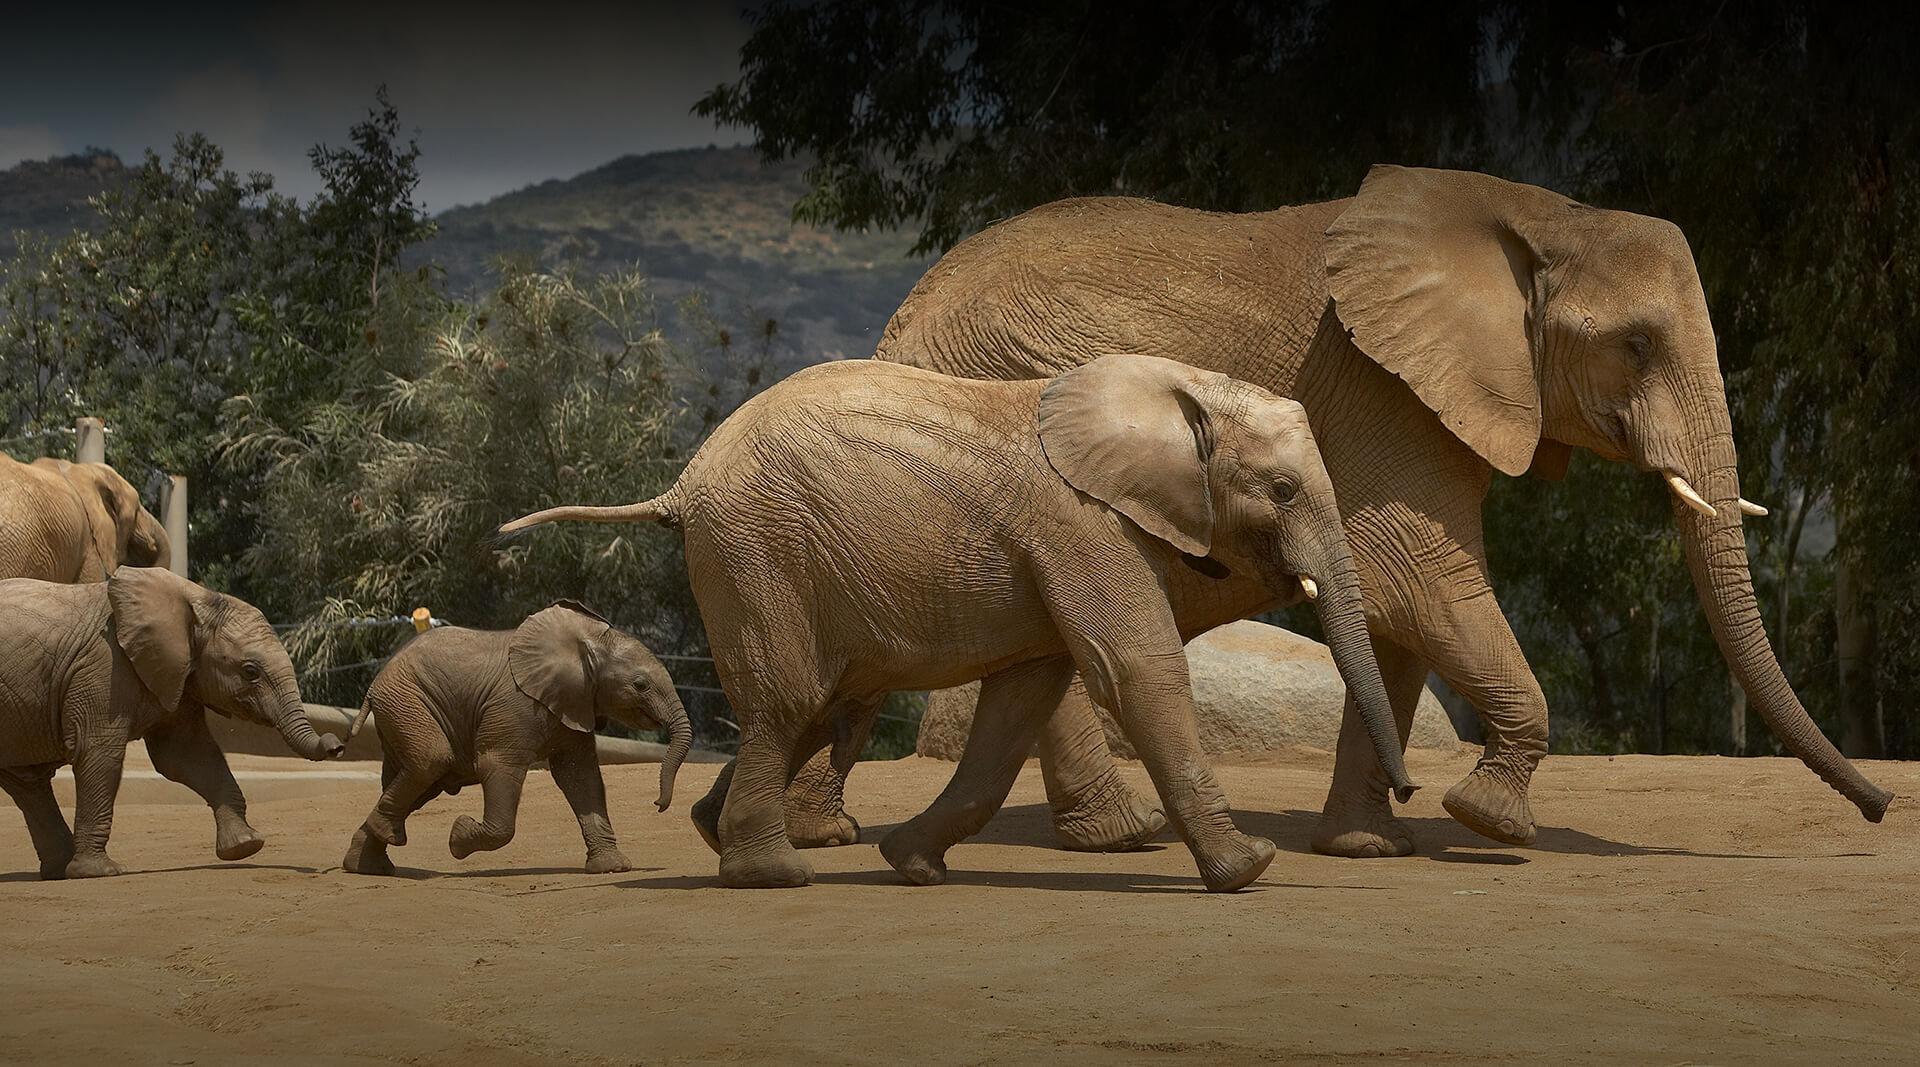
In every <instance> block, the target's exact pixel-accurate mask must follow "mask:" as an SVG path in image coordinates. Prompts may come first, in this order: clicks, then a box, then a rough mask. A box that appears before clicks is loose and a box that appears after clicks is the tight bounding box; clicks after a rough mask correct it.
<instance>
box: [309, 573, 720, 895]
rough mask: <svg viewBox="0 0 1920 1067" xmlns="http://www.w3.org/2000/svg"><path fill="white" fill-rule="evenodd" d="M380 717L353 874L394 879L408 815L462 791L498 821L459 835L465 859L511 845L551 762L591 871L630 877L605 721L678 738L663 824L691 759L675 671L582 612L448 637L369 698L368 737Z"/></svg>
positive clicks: (426, 638)
mask: <svg viewBox="0 0 1920 1067" xmlns="http://www.w3.org/2000/svg"><path fill="white" fill-rule="evenodd" d="M368 714H372V715H373V722H374V727H375V728H376V729H378V730H379V731H380V747H381V749H382V750H383V752H384V753H385V754H384V756H383V757H382V760H383V762H382V764H381V767H380V782H381V785H382V788H383V791H382V792H381V794H380V802H379V803H378V804H375V805H374V808H373V814H371V815H369V816H367V821H366V822H365V823H363V824H362V825H361V827H360V829H359V830H357V831H355V833H354V835H353V841H352V842H351V843H350V844H348V845H347V857H346V859H345V860H344V861H342V866H344V867H345V868H346V869H347V870H349V871H353V872H355V873H357V874H392V873H393V861H392V860H390V859H388V858H387V846H388V845H404V844H406V843H407V826H406V820H407V816H408V815H411V814H413V813H414V812H416V811H419V810H420V808H421V807H422V806H424V805H425V804H426V803H427V801H429V800H432V799H433V798H434V797H436V796H439V795H440V794H441V793H458V792H459V791H460V787H461V786H467V785H474V784H476V783H477V784H479V786H480V788H481V790H482V792H483V794H484V795H485V799H486V818H485V819H483V820H481V821H479V822H475V821H474V820H473V818H472V817H471V816H467V815H462V816H460V818H459V819H458V820H456V821H455V822H454V824H453V833H452V834H451V835H450V836H449V838H448V840H447V847H448V848H449V849H450V850H451V851H452V852H453V856H454V858H455V859H465V858H467V857H468V856H470V855H472V854H473V853H475V852H486V851H490V850H492V849H496V848H500V847H501V846H503V845H505V844H506V843H507V842H509V841H511V840H513V824H514V818H515V816H516V815H517V814H518V812H519V810H520V783H521V782H522V781H524V780H525V778H526V776H527V768H528V767H531V766H533V763H534V761H535V760H539V759H545V760H546V761H547V766H548V767H549V768H550V769H551V770H552V772H553V780H554V783H555V784H556V785H558V786H559V787H560V791H561V792H562V793H564V794H566V797H567V803H568V804H569V805H571V806H572V808H573V814H574V816H575V817H576V818H578V819H579V820H580V835H581V836H582V837H584V838H586V842H587V871H588V872H589V873H593V874H600V873H604V872H607V871H626V870H632V869H633V868H632V865H631V864H629V863H628V862H627V857H625V856H623V855H621V854H620V846H619V845H618V844H617V843H616V842H615V841H614V837H613V824H612V823H611V822H609V821H608V819H607V793H606V786H605V785H604V784H603V783H602V781H601V779H600V759H599V755H598V753H597V752H596V750H595V748H594V741H593V727H594V720H595V719H597V718H601V717H605V718H610V719H614V720H616V721H618V722H622V723H626V724H627V725H629V726H642V727H649V728H651V727H664V728H665V729H666V730H667V731H668V732H669V734H670V735H671V742H670V744H669V746H668V749H667V755H666V758H665V759H664V760H662V761H661V763H660V799H659V800H658V801H656V802H655V803H656V804H657V805H658V806H659V808H660V810H661V811H665V810H667V805H668V804H669V803H670V802H671V801H672V799H673V778H674V775H675V774H676V773H678V772H679V770H680V763H681V761H682V760H684V759H686V758H687V751H688V750H689V749H690V748H692V747H693V726H692V724H690V723H689V722H688V721H687V710H686V709H685V708H684V707H682V706H681V705H680V698H679V696H678V694H676V693H675V692H674V689H673V679H672V678H670V677H668V675H667V670H666V668H665V667H662V666H661V665H660V661H659V660H657V659H655V658H654V657H653V653H651V652H648V651H647V648H646V646H645V645H642V644H641V643H640V642H639V641H638V640H637V639H635V638H634V637H632V636H631V635H629V634H626V633H623V632H621V631H620V630H616V629H614V628H613V626H612V624H610V623H608V622H607V620H605V619H603V618H601V617H600V616H598V615H595V614H594V613H593V612H591V611H589V610H587V609H586V608H585V607H583V606H581V605H580V604H576V603H574V602H573V601H571V600H562V601H558V602H557V603H555V604H554V605H553V606H552V607H549V608H545V609H543V610H541V611H539V612H537V613H535V614H533V615H530V616H528V617H527V621H525V622H523V623H521V624H520V626H519V628H517V629H514V630H504V631H486V630H467V629H462V628H460V627H457V626H448V627H444V628H442V629H438V630H432V631H429V632H427V633H424V634H421V635H420V636H419V637H416V638H414V639H413V640H412V641H411V642H409V643H408V644H407V645H406V647H404V648H402V649H401V650H400V651H399V652H398V653H397V654H395V656H394V657H393V659H392V660H391V661H389V662H388V663H387V665H386V666H385V667H384V668H382V669H381V671H380V674H379V676H378V677H376V678H374V680H373V684H372V685H371V686H368V687H367V700H366V704H365V705H363V706H362V707H361V709H360V717H359V718H358V719H356V720H355V721H354V724H353V728H354V731H355V732H356V733H357V732H358V731H359V729H360V725H361V724H362V723H363V722H365V721H366V717H367V715H368ZM349 736H351V735H349Z"/></svg>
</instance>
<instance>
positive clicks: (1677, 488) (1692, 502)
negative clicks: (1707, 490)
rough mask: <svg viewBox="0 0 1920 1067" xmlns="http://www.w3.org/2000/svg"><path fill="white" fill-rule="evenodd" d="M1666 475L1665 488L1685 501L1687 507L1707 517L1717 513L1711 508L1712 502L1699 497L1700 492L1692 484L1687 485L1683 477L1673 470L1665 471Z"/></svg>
mask: <svg viewBox="0 0 1920 1067" xmlns="http://www.w3.org/2000/svg"><path fill="white" fill-rule="evenodd" d="M1666 476H1667V488H1669V489H1672V490H1673V495H1675V496H1677V497H1679V498H1680V499H1682V500H1684V501H1686V502H1687V506H1688V507H1690V508H1692V509H1693V510H1695V511H1697V512H1699V513H1700V514H1702V515H1705V516H1706V517H1707V518H1709V519H1711V518H1713V517H1714V516H1715V515H1717V514H1719V512H1716V511H1714V510H1713V505H1712V504H1709V503H1707V502H1706V501H1705V500H1703V499H1701V497H1700V494H1699V493H1696V492H1694V491H1693V486H1691V485H1688V484H1687V480H1686V479H1685V478H1682V477H1680V476H1679V475H1678V474H1676V473H1674V472H1673V471H1667V472H1666Z"/></svg>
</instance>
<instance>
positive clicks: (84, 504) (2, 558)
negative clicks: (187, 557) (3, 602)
mask: <svg viewBox="0 0 1920 1067" xmlns="http://www.w3.org/2000/svg"><path fill="white" fill-rule="evenodd" d="M171 553H172V548H171V547H170V546H169V544H168V542H167V534H166V531H165V530H164V529H163V528H162V527H161V525H160V521H159V520H158V519H155V518H154V517H153V514H152V513H151V512H149V511H148V510H147V509H145V508H143V507H141V506H140V494H139V493H137V492H135V491H134V488H133V486H132V485H129V484H128V483H127V480H126V479H125V478H122V477H120V475H119V473H118V472H117V471H115V470H114V469H113V468H112V467H109V466H107V465H106V464H104V463H69V462H67V461H66V460H64V459H37V460H34V461H33V462H32V463H21V462H19V461H18V460H15V459H13V458H12V457H10V456H0V578H38V579H40V580H41V581H46V582H98V581H102V580H104V579H105V578H106V577H107V575H109V574H112V573H113V571H114V568H116V567H119V566H122V565H126V566H132V567H152V566H165V565H166V562H167V559H168V558H169V556H170V555H171Z"/></svg>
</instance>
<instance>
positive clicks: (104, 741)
mask: <svg viewBox="0 0 1920 1067" xmlns="http://www.w3.org/2000/svg"><path fill="white" fill-rule="evenodd" d="M0 648H5V649H7V656H6V659H5V662H4V664H0V787H4V788H5V790H6V792H7V795H8V796H10V797H12V798H13V802H14V803H15V804H16V805H18V806H19V808H20V812H21V814H22V815H24V816H25V817H26V820H27V830H28V832H29V833H30V834H31V836H32V838H33V847H34V851H35V852H37V853H38V854H39V857H40V876H41V877H42V878H62V877H66V878H85V877H95V876H99V875H111V874H118V873H120V868H119V866H118V865H117V864H115V863H114V862H113V860H112V859H110V858H108V856H107V851H106V849H107V835H108V834H109V833H110V832H111V831H112V829H113V802H114V796H115V794H116V793H118V792H119V789H120V771H121V765H122V763H123V762H124V760H125V758H126V750H127V742H128V741H130V740H132V739H134V738H141V739H143V740H144V741H145V742H146V746H147V755H148V756H149V757H150V758H151V759H152V760H153V767H154V769H155V770H157V771H159V772H160V773H161V774H164V775H166V776H167V777H168V778H170V779H172V780H174V781H176V782H179V783H181V784H182V785H185V786H187V787H188V788H190V789H192V790H193V791H194V792H196V793H198V794H200V796H201V798H202V799H204V800H205V801H206V802H207V804H208V805H209V806H211V807H212V808H213V822H214V834H215V836H214V853H215V854H216V855H218V856H219V857H220V858H221V859H223V860H237V859H245V858H246V857H248V856H251V855H253V854H254V853H255V852H258V851H260V846H261V845H262V844H263V843H264V842H263V839H262V838H261V837H260V835H259V834H258V833H257V832H255V830H254V829H253V827H251V826H249V825H247V801H246V798H245V797H244V796H242V795H241V793H240V787H239V785H237V784H236V783H235V782H234V780H233V774H232V772H231V771H229V770H228V769H227V758H226V756H225V755H224V754H223V753H222V752H221V751H220V746H219V745H217V744H215V743H214V740H213V735H212V734H211V733H210V732H208V729H207V715H206V712H207V709H209V708H211V709H212V710H214V711H217V712H220V713H221V714H223V715H230V716H233V717H234V718H238V719H244V720H246V721H248V722H256V723H260V724H262V725H268V726H273V727H276V728H278V729H279V731H280V735H281V736H282V737H284V738H285V739H286V742H287V746H288V747H289V748H291V749H293V751H294V752H295V753H297V754H299V755H301V756H305V757H306V758H308V759H313V760H321V759H326V758H328V757H330V756H335V755H338V754H339V753H340V751H341V749H342V748H343V747H344V746H342V745H341V743H340V741H339V740H338V739H337V738H335V737H334V736H333V735H332V734H316V733H315V732H314V729H313V725H312V723H310V722H308V721H307V712H306V707H305V706H304V705H303V704H302V703H301V701H300V689H299V687H298V685H296V684H295V682H294V675H293V663H292V662H291V661H290V660H288V659H287V652H286V649H285V648H283V647H282V646H281V644H280V641H279V639H278V638H277V637H275V636H274V633H273V627H272V626H270V625H269V624H268V623H267V620H266V617H265V616H263V615H261V614H260V612H259V611H258V610H257V609H256V608H254V607H253V606H252V605H250V604H247V603H245V602H244V601H240V600H236V599H234V598H233V597H230V596H223V595H222V594H219V593H215V592H212V591H211V590H208V589H203V588H201V587H200V586H198V585H195V584H193V583H192V582H189V581H187V580H186V579H185V578H182V577H180V576H178V575H176V574H174V573H172V572H171V571H167V570H161V569H159V568H152V567H121V568H120V569H118V570H116V571H115V572H114V573H113V575H112V577H110V578H108V579H107V580H106V581H105V582H93V583H89V584H83V585H64V584H57V583H53V582H41V581H35V580H33V579H30V578H14V579H9V580H7V581H0ZM66 763H71V764H73V788H74V801H75V803H74V809H75V810H74V819H73V828H72V829H71V830H69V829H68V827H67V822H66V819H65V818H64V817H63V816H62V815H61V812H60V807H59V805H58V804H57V803H56V802H55V800H54V795H53V772H54V771H55V770H57V769H58V768H59V767H60V766H61V765H63V764H66Z"/></svg>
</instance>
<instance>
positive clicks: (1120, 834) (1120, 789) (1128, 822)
mask: <svg viewBox="0 0 1920 1067" xmlns="http://www.w3.org/2000/svg"><path fill="white" fill-rule="evenodd" d="M981 697H982V701H983V702H984V700H985V693H984V692H983V693H982V694H981ZM1040 769H1041V772H1042V774H1043V775H1044V777H1045V781H1046V785H1047V801H1048V804H1049V805H1050V806H1051V807H1052V808H1053V833H1054V836H1055V837H1056V838H1057V839H1058V840H1059V842H1060V845H1061V847H1062V848H1065V849H1068V850H1071V851H1074V852H1131V851H1133V850H1135V849H1138V848H1144V847H1146V844H1147V842H1149V841H1152V840H1153V839H1154V838H1155V837H1158V836H1159V835H1160V832H1161V831H1162V830H1165V829H1166V828H1167V816H1166V813H1165V812H1163V811H1162V810H1161V807H1160V804H1159V803H1158V802H1157V801H1156V800H1155V799H1153V798H1151V797H1145V796H1142V795H1141V794H1140V793H1139V792H1138V791H1136V790H1135V789H1133V788H1132V787H1131V786H1129V785H1127V783H1126V782H1124V781H1122V780H1121V778H1120V771H1119V768H1117V767H1116V766H1115V765H1114V762H1113V752H1112V750H1111V749H1110V748H1109V747H1108V745H1107V731H1106V728H1105V727H1103V726H1102V725H1101V724H1100V717H1099V715H1098V713H1097V712H1095V710H1094V707H1093V700H1092V698H1090V697H1088V696H1087V686H1086V682H1085V680H1084V679H1081V678H1079V677H1077V676H1076V677H1075V678H1074V680H1073V684H1072V685H1070V686H1068V687H1067V689H1066V692H1064V693H1063V694H1061V696H1060V700H1059V703H1058V706H1056V707H1055V708H1054V709H1053V711H1052V714H1050V715H1048V716H1047V719H1046V726H1045V729H1044V730H1043V731H1042V732H1041V735H1040Z"/></svg>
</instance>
